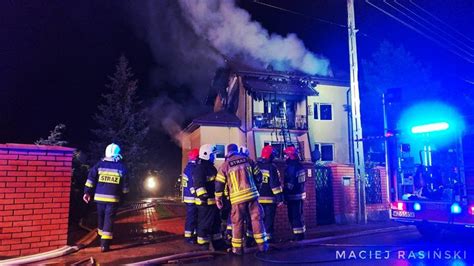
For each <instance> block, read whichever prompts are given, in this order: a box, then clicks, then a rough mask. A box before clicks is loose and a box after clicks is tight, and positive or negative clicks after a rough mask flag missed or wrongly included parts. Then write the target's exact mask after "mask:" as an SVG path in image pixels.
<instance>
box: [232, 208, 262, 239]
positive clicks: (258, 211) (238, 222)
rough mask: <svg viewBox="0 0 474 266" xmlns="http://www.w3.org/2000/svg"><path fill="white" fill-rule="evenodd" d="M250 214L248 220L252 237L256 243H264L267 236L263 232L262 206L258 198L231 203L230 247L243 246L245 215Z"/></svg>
mask: <svg viewBox="0 0 474 266" xmlns="http://www.w3.org/2000/svg"><path fill="white" fill-rule="evenodd" d="M249 214H250V220H251V224H252V229H253V237H254V238H255V242H257V245H263V244H265V242H266V240H267V236H266V234H265V226H264V224H263V208H262V206H261V205H260V203H258V200H252V201H249V202H243V203H239V204H232V211H231V214H230V215H231V220H232V247H233V248H242V247H243V245H242V244H243V234H244V220H245V216H246V215H249Z"/></svg>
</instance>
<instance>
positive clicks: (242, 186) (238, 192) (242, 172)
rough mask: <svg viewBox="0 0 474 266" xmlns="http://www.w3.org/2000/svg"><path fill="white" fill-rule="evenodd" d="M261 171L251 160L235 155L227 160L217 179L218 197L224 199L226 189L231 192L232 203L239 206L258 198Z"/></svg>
mask: <svg viewBox="0 0 474 266" xmlns="http://www.w3.org/2000/svg"><path fill="white" fill-rule="evenodd" d="M261 175H262V173H261V171H260V169H259V168H258V166H256V165H255V163H254V162H253V161H252V160H250V159H249V158H247V157H245V156H242V155H240V154H233V155H231V156H230V157H228V158H227V160H226V161H225V162H224V164H222V166H221V168H220V169H219V173H218V174H217V177H216V181H217V182H216V197H218V198H219V197H222V196H223V192H224V189H225V187H226V186H227V189H228V191H229V197H230V203H231V204H238V203H242V202H247V201H251V200H253V199H256V198H258V196H259V194H258V190H257V184H258V183H259V182H261Z"/></svg>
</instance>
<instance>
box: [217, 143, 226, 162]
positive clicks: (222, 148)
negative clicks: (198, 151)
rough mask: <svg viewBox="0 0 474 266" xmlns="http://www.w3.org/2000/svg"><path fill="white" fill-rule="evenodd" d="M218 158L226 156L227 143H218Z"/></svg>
mask: <svg viewBox="0 0 474 266" xmlns="http://www.w3.org/2000/svg"><path fill="white" fill-rule="evenodd" d="M216 150H217V152H216V158H217V159H224V158H225V145H222V144H217V145H216Z"/></svg>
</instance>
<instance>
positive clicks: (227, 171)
mask: <svg viewBox="0 0 474 266" xmlns="http://www.w3.org/2000/svg"><path fill="white" fill-rule="evenodd" d="M260 177H261V172H260V170H259V169H258V167H256V166H255V165H252V162H251V161H250V160H249V158H247V157H245V156H242V155H241V154H240V153H239V148H238V146H237V145H235V144H229V145H228V146H227V160H226V161H225V162H224V163H223V165H222V166H221V168H220V169H219V173H218V174H217V177H216V201H217V206H218V207H219V208H222V206H223V204H222V197H223V193H224V188H225V186H227V188H228V190H229V196H230V202H231V205H232V211H231V220H232V241H231V242H232V252H233V253H234V254H238V255H241V254H242V253H243V245H242V244H243V232H244V231H243V230H244V220H245V216H246V215H248V214H250V217H251V222H252V228H253V230H254V231H253V233H254V235H253V236H254V239H255V241H256V242H257V245H258V248H259V250H261V251H266V250H267V249H268V246H267V242H266V240H267V239H266V234H265V226H264V224H263V209H262V206H261V205H260V204H259V203H258V189H257V183H258V181H259V178H260Z"/></svg>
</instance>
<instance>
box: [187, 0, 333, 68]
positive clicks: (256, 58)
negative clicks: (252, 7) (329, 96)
mask: <svg viewBox="0 0 474 266" xmlns="http://www.w3.org/2000/svg"><path fill="white" fill-rule="evenodd" d="M178 3H179V5H180V7H181V9H182V11H183V15H184V16H183V17H184V19H185V20H186V21H187V22H188V23H189V24H190V25H191V27H192V29H193V30H194V32H195V33H196V35H198V36H201V37H202V38H204V39H205V40H207V41H208V42H209V45H211V46H212V47H213V48H214V49H216V50H217V51H219V52H220V53H221V54H222V55H224V56H225V57H227V58H230V59H231V60H235V59H236V58H237V59H240V60H244V61H245V62H246V63H252V64H253V65H255V64H259V65H260V67H262V66H264V67H265V66H267V65H269V64H271V65H272V66H273V67H274V69H276V70H282V71H287V70H299V71H302V72H304V73H307V74H310V75H321V76H327V75H329V73H330V70H329V61H328V60H327V59H325V58H323V57H321V56H317V55H315V54H313V53H311V52H310V51H308V50H307V49H306V47H305V45H304V44H303V42H302V41H301V40H300V39H298V37H297V36H296V34H289V35H288V36H286V37H283V36H281V35H278V34H270V33H269V32H268V31H267V30H266V29H264V28H263V27H262V25H261V24H260V23H258V22H256V21H252V19H251V16H250V14H249V13H248V12H247V11H245V10H244V9H241V8H239V7H237V6H236V4H235V2H234V1H233V0H223V1H221V0H197V1H186V0H179V1H178Z"/></svg>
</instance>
